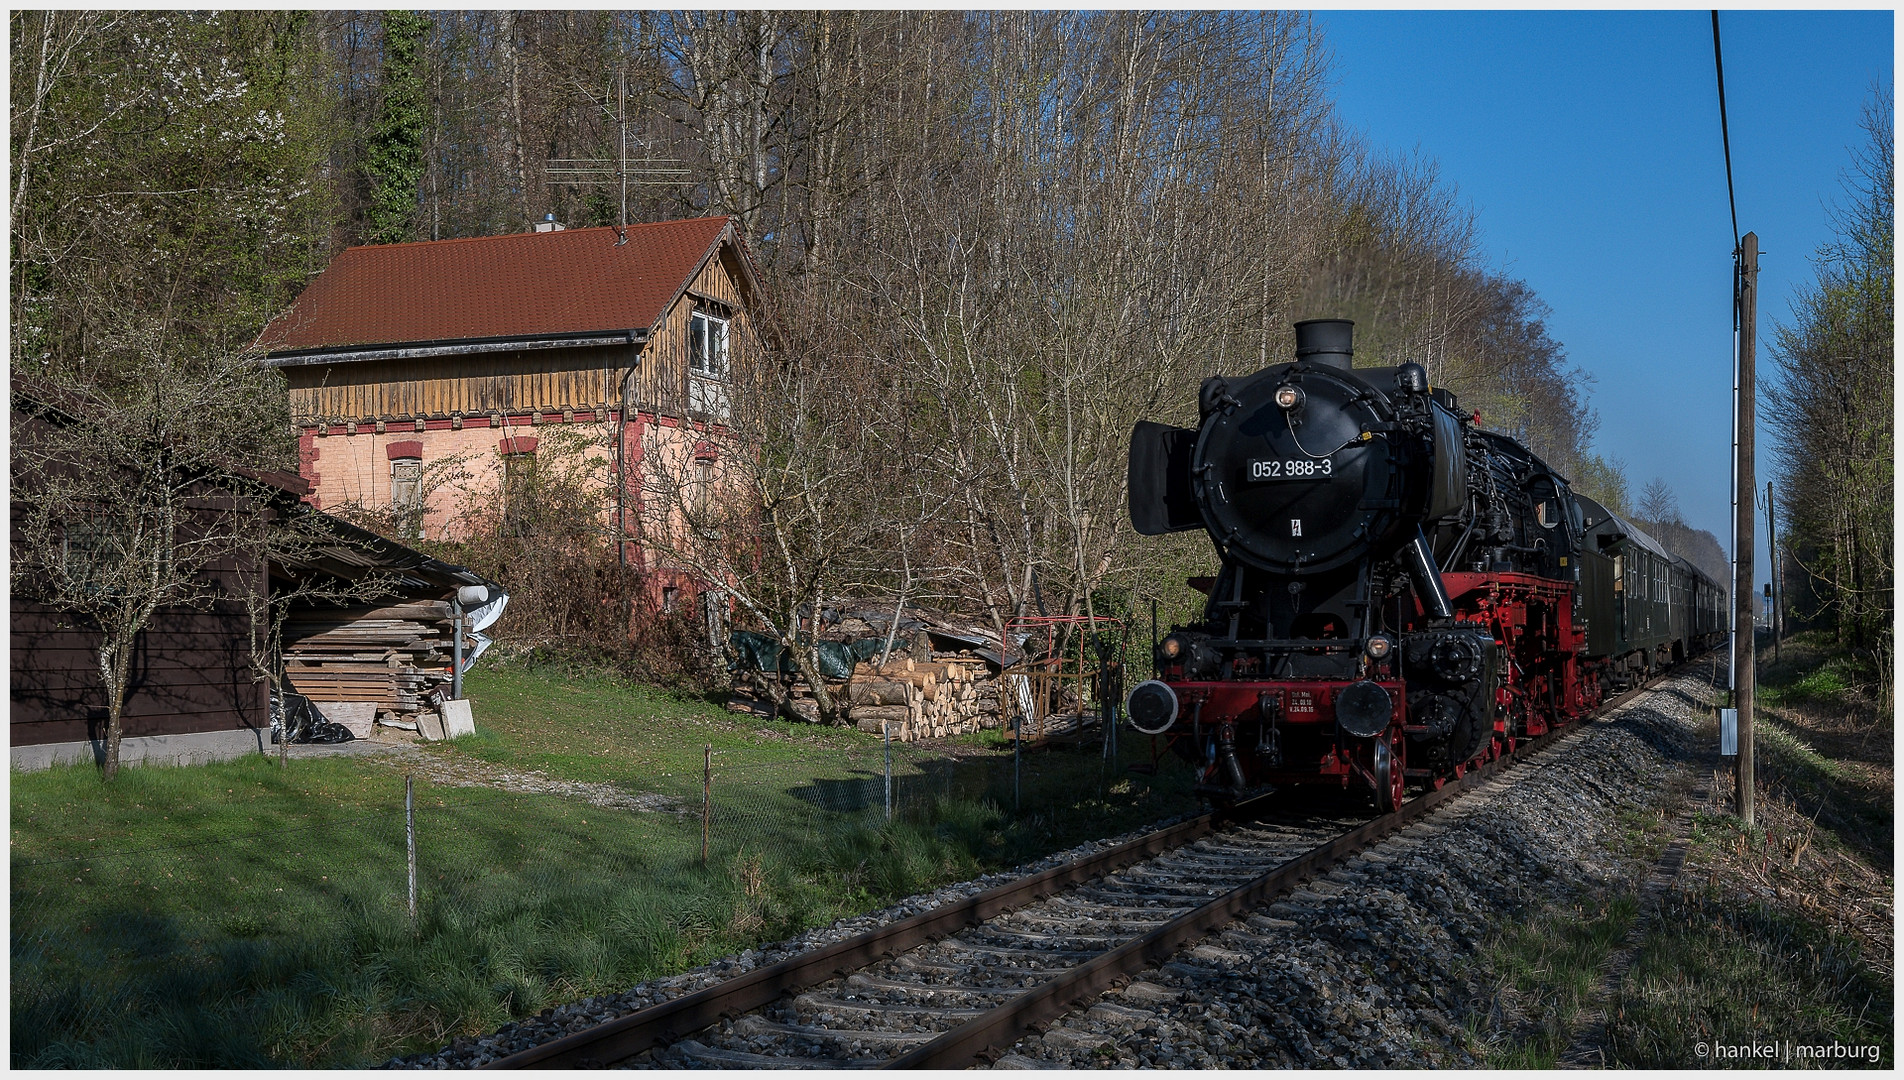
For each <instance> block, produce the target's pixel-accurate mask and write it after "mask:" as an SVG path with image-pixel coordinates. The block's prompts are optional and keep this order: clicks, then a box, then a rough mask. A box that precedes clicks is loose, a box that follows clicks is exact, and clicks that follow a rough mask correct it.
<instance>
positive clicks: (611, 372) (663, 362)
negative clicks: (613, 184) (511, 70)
mask: <svg viewBox="0 0 1904 1080" xmlns="http://www.w3.org/2000/svg"><path fill="white" fill-rule="evenodd" d="M758 295H759V283H758V281H757V279H756V276H755V273H754V268H753V263H752V260H751V258H750V257H749V255H748V253H747V250H746V247H745V244H744V242H743V241H742V239H741V236H740V234H739V231H738V228H737V223H736V222H735V221H734V220H733V219H732V218H727V217H711V218H697V219H692V220H687V221H666V222H656V223H652V224H643V225H628V226H606V227H601V228H587V229H563V228H562V227H560V226H559V225H554V224H553V223H549V224H545V225H539V226H537V227H536V230H535V231H533V232H527V233H517V234H512V235H507V236H489V237H478V238H472V239H460V240H436V241H427V242H422V243H411V244H386V245H372V246H365V247H353V248H349V249H347V250H345V251H344V252H343V253H342V254H340V255H338V256H337V257H336V258H335V259H333V260H332V262H331V264H330V266H329V267H327V268H326V269H325V270H324V272H323V273H322V274H319V275H318V276H317V277H316V278H314V279H313V280H312V281H311V283H310V285H309V286H307V287H306V288H305V290H304V291H303V293H302V294H301V295H299V296H298V298H297V300H296V301H295V302H294V303H293V304H292V305H291V307H290V308H289V309H288V310H286V311H285V312H284V313H283V314H282V315H280V316H278V317H277V318H276V319H273V320H272V321H271V323H270V325H268V326H266V327H265V328H264V331H263V332H262V333H261V334H260V335H259V337H258V342H257V345H258V347H259V348H260V349H262V350H264V352H265V363H266V364H267V365H269V366H271V367H273V368H276V369H277V370H278V371H279V372H281V373H282V374H283V375H284V377H285V380H286V382H287V383H288V384H289V389H290V398H291V411H292V414H293V416H294V418H295V419H296V422H297V423H298V425H299V427H300V430H301V436H302V438H301V466H300V471H301V473H302V475H303V476H304V478H305V479H306V480H308V481H309V482H310V483H311V485H312V488H313V493H312V495H311V496H310V499H311V501H312V502H314V503H315V504H317V505H318V506H319V507H320V508H324V509H330V510H335V509H342V508H355V509H359V510H364V511H370V512H372V514H373V515H379V514H381V515H389V517H388V518H387V519H386V520H395V521H398V522H400V523H401V524H399V525H398V526H397V527H396V530H395V531H396V532H398V533H399V534H401V535H404V536H407V537H414V536H425V537H428V538H430V539H459V538H463V537H466V536H468V535H470V534H471V533H472V532H474V531H476V530H479V529H482V528H485V527H488V526H489V525H491V524H493V521H488V520H486V519H485V518H484V517H483V515H484V514H485V513H496V512H502V508H503V507H504V506H505V505H506V500H507V492H508V490H509V480H508V477H509V475H510V470H511V468H512V467H516V466H519V465H526V464H527V463H528V462H529V461H531V460H532V459H533V458H534V457H535V456H536V455H537V454H538V453H541V454H547V453H549V452H551V439H550V438H549V435H550V432H549V431H545V430H543V429H545V428H552V427H555V426H557V425H561V426H564V427H565V428H566V429H567V430H569V431H570V432H571V433H576V434H581V435H583V436H584V438H582V439H580V440H578V439H575V438H569V439H562V440H554V441H555V442H560V443H561V444H562V445H563V446H565V447H574V446H576V445H582V444H586V445H589V446H599V449H600V450H601V451H602V452H603V453H604V456H605V457H606V458H607V459H609V460H611V461H612V471H613V473H614V483H613V485H612V488H613V494H612V501H613V505H609V506H604V507H603V517H604V521H605V523H606V524H607V525H608V526H609V529H610V530H611V532H612V533H613V534H614V535H615V536H616V537H617V538H618V540H617V542H618V543H619V544H620V545H621V550H622V554H623V558H624V559H625V560H627V561H630V562H633V563H636V564H638V565H643V566H645V567H646V568H648V569H650V570H655V571H659V572H661V576H662V577H663V578H666V577H667V573H668V572H667V571H666V570H665V568H662V567H657V566H654V565H653V562H654V555H653V552H652V551H649V550H647V549H646V548H645V547H644V545H643V544H642V543H641V542H640V537H641V535H642V533H643V529H644V528H652V527H662V526H657V525H656V523H654V522H649V521H646V520H645V519H644V512H643V508H642V491H643V490H644V488H652V487H653V486H654V485H653V484H649V483H645V482H644V481H646V480H651V479H653V478H652V477H648V476H645V475H644V473H645V472H650V471H653V470H656V469H667V470H670V471H673V472H681V473H683V475H682V476H680V477H676V478H674V479H676V480H678V481H680V482H682V483H687V482H692V481H693V479H694V476H693V473H692V470H694V469H695V468H696V462H697V457H696V454H697V451H696V449H695V448H696V447H697V446H700V445H703V444H704V442H705V439H706V433H707V431H708V430H709V425H714V426H716V427H718V426H719V425H720V424H721V422H722V421H723V420H724V419H725V416H726V400H727V398H726V389H725V386H726V380H727V377H728V371H729V368H730V366H731V365H733V364H734V363H736V362H743V357H744V355H745V353H746V350H747V346H748V344H749V343H750V342H752V341H753V340H754V338H753V326H752V308H753V307H754V305H755V303H756V300H757V297H758ZM664 486H665V485H664ZM653 516H654V514H653V513H650V514H648V515H647V517H653ZM659 587H661V586H659V585H658V586H657V588H659Z"/></svg>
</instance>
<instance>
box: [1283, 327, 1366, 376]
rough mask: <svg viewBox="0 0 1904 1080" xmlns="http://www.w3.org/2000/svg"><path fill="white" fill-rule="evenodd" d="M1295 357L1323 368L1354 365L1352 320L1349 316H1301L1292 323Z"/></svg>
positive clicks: (1299, 360) (1346, 368) (1350, 366)
mask: <svg viewBox="0 0 1904 1080" xmlns="http://www.w3.org/2000/svg"><path fill="white" fill-rule="evenodd" d="M1296 360H1297V362H1299V363H1300V362H1301V361H1304V360H1307V361H1308V362H1309V363H1311V364H1320V365H1321V366H1323V367H1332V368H1341V369H1342V370H1344V371H1347V370H1349V369H1350V368H1352V367H1354V366H1355V323H1354V322H1353V321H1352V320H1349V319H1305V320H1303V321H1302V322H1299V323H1297V324H1296Z"/></svg>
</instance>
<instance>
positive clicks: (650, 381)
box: [634, 244, 748, 417]
mask: <svg viewBox="0 0 1904 1080" xmlns="http://www.w3.org/2000/svg"><path fill="white" fill-rule="evenodd" d="M733 255H734V249H733V247H732V246H731V245H728V244H723V245H721V249H720V252H719V257H717V258H712V259H709V260H708V261H707V265H706V266H704V267H702V268H701V271H700V273H698V274H696V275H695V276H694V280H693V281H691V282H689V283H688V287H687V292H686V294H685V295H683V296H682V297H681V298H680V299H679V300H676V301H675V302H674V303H673V304H672V305H670V306H669V308H668V310H667V312H666V313H665V314H664V315H663V316H662V319H661V325H660V326H658V327H656V328H655V331H654V333H652V334H651V335H650V337H649V341H648V347H647V348H646V349H644V350H642V354H641V366H640V368H639V374H638V376H637V377H636V380H635V393H636V398H635V402H634V404H635V406H636V407H637V408H640V409H643V410H646V411H649V412H653V413H656V414H658V415H662V416H674V417H681V416H686V415H687V411H688V410H687V403H688V401H689V395H688V377H689V376H688V320H689V319H690V318H692V317H693V314H694V310H695V307H696V305H697V304H698V303H699V301H701V300H702V299H706V300H712V301H714V302H716V303H719V304H721V305H724V306H725V307H726V308H727V309H728V311H729V312H730V313H731V314H732V315H733V321H732V323H731V325H730V326H729V327H728V357H729V359H730V361H733V360H737V359H738V357H739V355H740V354H741V352H742V349H743V344H742V343H743V342H745V341H746V340H747V333H748V325H747V318H748V316H747V309H746V307H745V305H744V303H743V301H742V298H741V294H740V289H739V288H738V287H737V286H736V285H735V283H734V277H733V274H732V273H730V272H729V270H728V267H727V264H726V261H727V259H728V258H730V257H733Z"/></svg>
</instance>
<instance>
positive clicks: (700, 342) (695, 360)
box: [688, 311, 732, 379]
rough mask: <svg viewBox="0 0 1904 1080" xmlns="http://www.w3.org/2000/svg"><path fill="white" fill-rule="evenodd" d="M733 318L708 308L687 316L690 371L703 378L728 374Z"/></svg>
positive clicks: (714, 377)
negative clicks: (722, 315) (724, 316)
mask: <svg viewBox="0 0 1904 1080" xmlns="http://www.w3.org/2000/svg"><path fill="white" fill-rule="evenodd" d="M731 327H732V320H729V319H723V318H721V317H720V316H719V315H715V314H713V313H712V312H708V311H696V312H694V313H693V314H691V315H689V316H688V371H690V372H691V373H693V374H694V375H696V376H698V377H700V378H703V379H724V378H726V377H727V358H728V352H729V347H730V342H729V334H728V332H729V330H730V328H731Z"/></svg>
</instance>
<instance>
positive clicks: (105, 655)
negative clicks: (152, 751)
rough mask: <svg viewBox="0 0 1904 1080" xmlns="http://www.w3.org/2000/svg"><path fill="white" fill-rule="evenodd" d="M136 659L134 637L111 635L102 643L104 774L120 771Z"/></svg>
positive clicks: (100, 652) (108, 776) (100, 663)
mask: <svg viewBox="0 0 1904 1080" xmlns="http://www.w3.org/2000/svg"><path fill="white" fill-rule="evenodd" d="M131 659H132V641H131V640H126V641H113V640H111V637H110V635H108V637H107V640H106V641H104V642H102V643H101V644H100V646H99V675H100V679H101V681H102V682H103V683H104V684H105V687H106V763H105V767H104V769H103V773H102V775H103V776H104V778H105V779H107V780H111V779H112V778H113V777H115V776H118V775H119V741H120V739H121V737H122V736H123V735H124V734H125V711H126V677H127V675H128V674H129V668H130V667H131V664H130V661H131Z"/></svg>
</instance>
